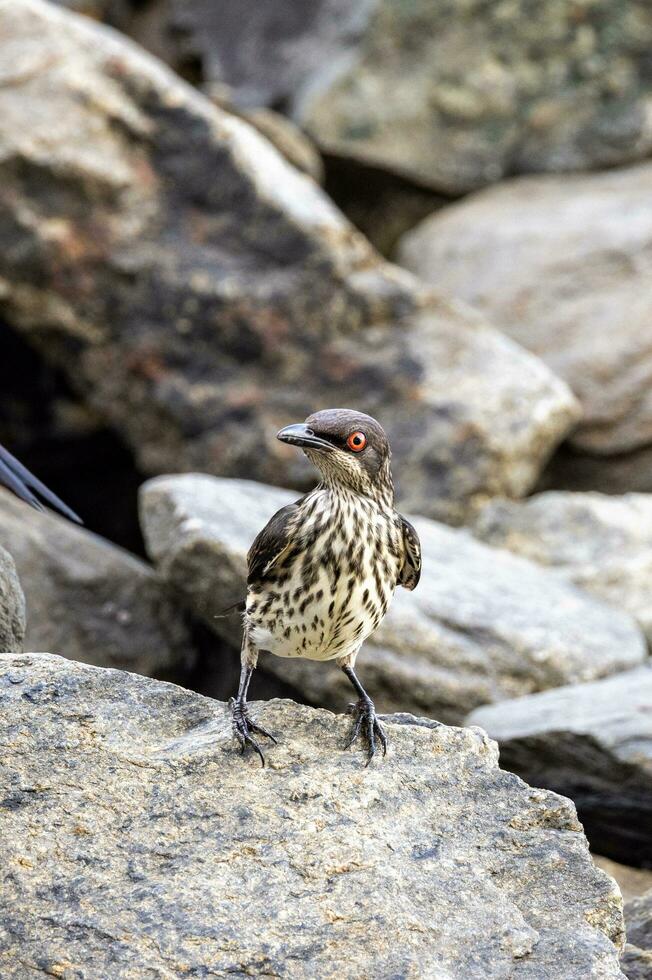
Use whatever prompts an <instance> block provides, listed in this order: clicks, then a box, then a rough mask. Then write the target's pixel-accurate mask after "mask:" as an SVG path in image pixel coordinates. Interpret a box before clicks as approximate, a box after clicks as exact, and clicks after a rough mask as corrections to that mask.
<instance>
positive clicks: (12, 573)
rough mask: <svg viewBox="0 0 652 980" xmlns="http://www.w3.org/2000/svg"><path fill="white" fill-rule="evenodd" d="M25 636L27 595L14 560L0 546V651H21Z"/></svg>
mask: <svg viewBox="0 0 652 980" xmlns="http://www.w3.org/2000/svg"><path fill="white" fill-rule="evenodd" d="M24 638H25V597H24V595H23V590H22V588H21V586H20V582H19V581H18V576H17V574H16V566H15V564H14V560H13V558H12V557H11V555H10V554H8V552H6V551H5V550H4V548H0V652H2V653H4V652H7V653H20V651H21V650H22V649H23V640H24Z"/></svg>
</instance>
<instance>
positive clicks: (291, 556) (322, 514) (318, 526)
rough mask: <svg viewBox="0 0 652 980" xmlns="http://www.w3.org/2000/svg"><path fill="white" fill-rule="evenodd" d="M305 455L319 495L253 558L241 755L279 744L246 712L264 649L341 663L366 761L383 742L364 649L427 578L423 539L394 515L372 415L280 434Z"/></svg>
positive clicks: (288, 510)
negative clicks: (263, 744) (360, 673)
mask: <svg viewBox="0 0 652 980" xmlns="http://www.w3.org/2000/svg"><path fill="white" fill-rule="evenodd" d="M277 438H278V439H280V440H281V442H287V443H290V445H293V446H299V447H300V448H301V449H303V451H304V453H305V454H306V456H307V457H308V459H309V460H310V461H311V462H312V463H314V465H315V466H316V467H317V469H318V470H319V472H320V474H321V482H320V483H319V484H318V486H316V487H315V489H314V490H311V491H310V493H307V494H306V495H305V497H301V499H300V500H297V501H296V502H295V503H293V504H289V505H288V506H287V507H283V508H282V509H281V510H279V511H278V513H276V514H274V516H273V517H272V519H271V520H270V522H269V523H268V524H267V526H266V527H264V528H263V530H262V531H261V532H260V534H259V535H258V537H257V538H256V540H255V541H254V543H253V544H252V546H251V548H250V550H249V554H248V555H247V564H248V577H247V598H246V603H245V612H244V635H243V641H242V655H241V662H242V670H241V673H240V686H239V688H238V695H237V697H236V698H233V699H232V701H231V710H232V712H233V727H234V732H235V735H236V737H237V739H238V740H239V742H240V745H241V748H242V751H243V752H244V751H245V750H246V748H247V746H248V745H249V746H251V747H252V748H253V749H254V750H255V751H256V752H257V753H258V755H259V756H260V759H261V762H262V764H263V765H264V764H265V758H264V756H263V753H262V750H261V748H260V746H259V745H258V743H257V742H256V740H255V739H254V737H253V736H254V735H256V734H258V735H263V736H266V737H267V738H270V739H271V740H272V741H273V742H276V739H275V738H274V736H273V735H271V734H270V733H269V732H268V731H266V730H265V729H264V728H262V727H261V726H260V725H257V724H256V723H255V722H254V721H252V719H251V718H250V717H249V715H248V712H247V689H248V687H249V681H250V680H251V675H252V674H253V671H254V669H255V667H256V663H257V661H258V653H259V652H260V651H266V652H269V653H273V654H275V655H276V656H277V657H305V658H307V659H309V660H336V661H337V664H338V666H339V667H341V668H342V670H343V671H344V673H345V674H346V676H347V677H348V678H349V680H350V681H351V683H352V685H353V687H354V688H355V690H356V693H357V695H358V701H357V702H356V703H355V704H353V705H351V706H350V708H351V710H352V713H353V715H354V722H353V727H352V730H351V736H350V738H349V740H348V742H347V745H346V747H347V748H348V747H349V746H350V745H352V744H353V742H354V741H355V740H356V738H357V737H358V735H360V734H362V735H363V737H364V738H365V739H366V741H367V745H368V761H367V764H369V762H370V761H371V759H372V758H373V756H374V753H375V751H376V746H377V742H380V745H381V746H382V750H383V755H384V754H386V752H387V738H386V736H385V732H384V730H383V727H382V725H381V724H380V722H379V720H378V718H377V717H376V710H375V708H374V704H373V701H372V700H371V698H370V697H369V695H368V694H367V693H366V691H365V690H364V688H363V686H362V684H361V683H360V681H359V680H358V678H357V677H356V675H355V672H354V666H355V660H356V657H357V655H358V651H359V650H360V647H361V646H362V644H363V642H364V641H365V640H366V638H367V637H368V636H369V635H370V634H371V633H373V631H374V630H375V629H376V628H377V626H378V625H379V623H380V622H381V620H382V619H383V617H384V615H385V613H386V612H387V607H388V605H389V602H390V600H391V598H392V596H393V595H394V590H395V589H396V586H397V585H402V586H403V587H404V588H406V589H410V590H412V589H414V588H416V586H417V583H418V581H419V576H420V574H421V546H420V544H419V538H418V535H417V533H416V531H415V530H414V528H413V527H412V525H411V524H410V523H409V521H406V520H405V518H404V517H402V516H401V514H399V513H397V511H395V510H394V484H393V482H392V474H391V471H390V448H389V442H388V441H387V436H386V435H385V433H384V431H383V429H382V428H381V426H380V425H379V424H378V422H376V421H375V419H372V418H371V417H370V416H369V415H363V414H362V413H361V412H353V411H350V410H349V409H340V408H338V409H329V410H327V411H323V412H316V413H315V414H314V415H311V416H309V417H308V418H307V419H306V421H305V422H303V423H300V424H297V425H288V426H287V427H286V428H285V429H281V431H280V432H279V433H278V437H277Z"/></svg>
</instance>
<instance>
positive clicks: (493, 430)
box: [0, 0, 577, 521]
mask: <svg viewBox="0 0 652 980" xmlns="http://www.w3.org/2000/svg"><path fill="white" fill-rule="evenodd" d="M0 33H1V34H2V36H3V44H2V46H1V47H0V77H1V78H2V85H1V86H0V209H1V213H2V220H1V221H0V299H1V300H2V308H3V313H4V314H5V316H6V317H7V319H8V321H9V322H10V323H11V324H12V326H14V327H15V328H17V329H20V330H22V331H23V332H24V333H25V335H26V336H27V337H28V338H29V340H30V342H31V343H33V344H34V345H37V346H39V348H40V349H41V350H43V351H44V352H45V353H46V355H47V356H48V357H49V358H50V359H51V360H52V361H53V362H56V363H58V364H60V365H62V367H63V368H64V369H65V370H66V372H67V375H68V376H69V378H70V380H71V382H72V383H73V384H74V385H75V386H76V388H77V389H78V390H79V391H80V392H81V393H82V395H83V397H85V398H86V399H87V400H88V401H89V402H90V403H91V404H92V405H93V406H94V407H95V408H96V409H97V410H98V411H99V412H100V413H101V414H102V415H103V416H104V417H105V418H106V419H108V420H110V421H111V423H112V424H113V425H114V426H115V427H116V428H118V429H119V430H120V431H121V432H122V433H123V434H124V436H125V437H126V439H127V440H128V441H129V443H130V444H131V445H132V446H133V447H134V449H135V451H136V453H137V456H138V460H139V462H140V464H141V465H142V466H143V468H144V469H145V470H146V471H147V472H160V471H161V470H166V469H167V470H179V469H204V470H208V471H213V472H219V473H220V474H222V475H226V476H234V475H236V476H237V475H246V476H249V477H255V478H257V479H262V480H265V481H267V482H272V483H279V484H281V483H285V484H292V485H299V486H300V485H302V483H303V482H305V480H306V478H307V468H306V466H304V465H303V464H302V462H301V457H300V456H299V454H297V453H296V452H295V451H293V450H291V449H290V448H289V447H287V446H283V445H282V444H281V443H279V442H277V441H276V439H275V433H276V431H277V430H278V429H279V428H280V427H281V425H284V424H287V423H288V422H291V421H296V420H300V419H303V418H305V416H306V415H307V414H308V413H309V412H310V411H313V410H314V409H316V408H319V407H332V406H337V405H342V404H344V405H346V404H349V405H354V406H356V407H357V408H359V409H363V410H365V411H369V412H370V413H371V414H373V415H378V416H379V417H380V418H381V420H382V421H384V422H385V423H386V425H387V428H388V430H389V434H390V436H391V438H392V440H393V446H394V452H395V458H396V461H397V471H398V472H399V474H400V476H401V480H402V487H403V495H404V499H405V500H406V502H407V504H408V505H409V507H411V508H412V509H413V510H424V511H428V512H429V513H431V514H436V515H438V516H440V517H444V518H446V519H447V520H452V521H461V520H463V519H464V518H465V517H466V516H467V513H468V512H469V509H471V508H472V506H474V505H475V504H476V503H478V502H481V501H482V500H484V499H486V497H487V496H490V495H493V494H496V493H502V494H505V495H507V496H518V495H522V494H524V493H526V492H528V490H529V489H530V488H531V486H532V484H533V482H534V481H535V480H536V478H537V475H538V473H539V471H540V469H541V467H542V465H543V463H544V462H545V460H546V459H547V457H548V456H549V454H550V452H551V451H552V449H553V447H554V446H555V444H556V443H557V442H558V441H559V440H560V439H561V438H562V437H563V435H564V433H565V432H566V431H567V429H568V427H569V425H570V424H571V423H572V421H573V420H574V418H575V417H576V412H577V405H576V403H575V401H574V399H573V398H572V396H571V395H570V393H569V391H568V388H567V387H566V385H565V384H564V383H563V382H561V381H559V380H558V379H556V378H555V377H554V376H553V375H551V373H550V372H549V371H548V370H547V369H546V368H545V366H544V365H543V364H542V363H541V362H540V361H538V360H537V359H535V358H532V357H531V356H530V355H529V354H527V353H526V352H524V351H523V350H522V349H521V348H519V347H517V346H516V345H514V344H513V343H512V342H511V341H510V340H509V339H507V338H504V337H502V336H501V335H500V334H498V333H497V332H496V331H494V330H493V329H491V328H489V327H488V326H486V325H485V323H484V321H482V320H481V319H480V318H478V319H476V318H475V317H476V315H475V314H474V313H471V312H467V311H466V310H465V309H463V308H462V307H460V306H457V305H455V304H453V303H450V302H449V301H447V300H445V299H443V298H441V297H438V296H437V295H436V294H433V293H430V292H429V291H426V290H425V287H423V286H422V285H421V284H419V283H418V282H417V280H415V279H413V277H412V276H410V275H409V274H408V273H407V272H405V271H404V270H399V269H397V268H395V267H393V266H390V265H388V264H387V263H385V262H384V261H383V260H381V259H380V257H379V256H378V255H377V253H376V252H374V251H373V250H372V249H371V247H370V246H369V244H368V243H367V242H366V240H365V239H363V238H362V236H360V235H359V234H358V233H356V232H355V231H354V230H353V228H352V227H351V226H350V225H349V224H348V223H347V222H346V221H345V220H344V219H343V218H342V216H341V215H340V213H339V212H338V211H337V210H336V209H335V208H334V206H333V205H332V204H331V203H330V201H329V200H328V199H327V198H326V197H325V195H324V194H323V193H322V192H321V191H320V190H319V188H318V187H317V186H316V185H315V184H314V182H313V181H311V180H310V179H309V178H307V177H305V176H304V175H301V174H299V173H298V171H296V170H295V169H294V168H292V167H290V166H289V165H288V164H286V163H285V161H283V159H282V158H281V157H280V156H279V155H278V153H277V152H276V151H275V150H274V149H273V148H272V147H271V145H270V144H268V143H267V142H265V140H264V139H263V138H262V137H260V136H259V135H258V134H257V133H256V132H255V131H254V130H253V129H252V128H251V127H250V126H248V125H247V124H246V123H244V122H243V121H242V120H240V119H238V118H236V117H234V116H232V115H229V114H228V113H225V112H223V111H220V110H219V109H218V108H217V107H216V106H214V105H212V104H211V103H210V102H209V101H208V100H207V99H205V98H204V97H202V96H201V95H200V94H198V93H197V92H195V91H194V90H192V89H191V88H190V87H189V86H187V85H186V84H184V83H183V82H181V81H180V80H179V79H177V78H175V77H174V76H173V75H172V74H171V73H170V72H168V70H167V69H165V68H164V67H163V66H162V65H160V64H159V63H157V62H156V61H154V60H153V59H152V58H150V57H149V56H147V55H145V54H144V53H141V52H140V51H139V50H138V49H137V48H135V47H134V46H133V45H131V44H129V43H128V42H127V41H125V40H123V39H120V38H119V37H118V36H117V35H115V34H113V33H111V32H110V31H108V30H107V29H106V28H102V27H100V26H98V25H95V24H93V23H92V22H91V21H89V20H87V19H85V18H81V17H79V16H75V15H73V14H71V13H68V12H67V11H63V10H60V9H58V8H56V7H53V6H50V5H49V4H45V3H43V2H41V0H16V2H14V3H11V4H7V3H0ZM53 118H56V119H57V120H58V125H57V126H56V127H53V126H52V119H53Z"/></svg>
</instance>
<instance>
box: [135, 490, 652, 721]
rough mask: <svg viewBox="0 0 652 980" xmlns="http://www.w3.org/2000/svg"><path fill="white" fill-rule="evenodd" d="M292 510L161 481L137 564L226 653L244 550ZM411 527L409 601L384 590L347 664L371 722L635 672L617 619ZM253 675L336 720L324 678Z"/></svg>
mask: <svg viewBox="0 0 652 980" xmlns="http://www.w3.org/2000/svg"><path fill="white" fill-rule="evenodd" d="M295 496H296V495H295V494H292V493H290V492H289V491H287V490H280V489H277V488H274V487H265V486H263V485H261V484H257V483H250V482H247V481H242V480H219V479H216V478H214V477H208V476H199V475H194V474H185V475H182V476H176V477H174V476H173V477H160V478H158V479H155V480H152V481H150V482H148V483H147V484H145V486H144V488H143V490H142V493H141V520H142V526H143V531H144V535H145V540H146V544H147V548H148V552H149V554H150V557H151V558H152V560H153V561H154V563H155V565H156V566H157V567H158V568H159V570H160V572H161V574H162V575H163V577H164V578H165V579H166V580H167V581H169V582H170V583H171V584H172V585H174V586H175V587H176V588H177V589H178V590H179V591H180V594H181V596H182V597H183V598H184V599H185V601H186V602H187V603H188V604H189V606H190V608H192V609H193V610H194V611H195V612H196V613H197V614H198V615H199V616H200V617H201V618H202V619H204V620H205V622H206V623H207V625H208V626H210V627H211V628H212V629H213V630H215V632H217V633H219V634H220V635H221V636H222V637H223V638H225V639H228V640H230V641H231V642H232V643H233V644H234V645H235V644H237V646H238V648H239V646H240V638H241V624H240V617H239V615H238V614H237V613H235V614H232V615H227V616H221V614H222V613H223V611H224V610H225V609H226V608H227V607H228V606H230V605H231V604H232V603H234V602H235V601H237V600H241V599H242V598H243V597H244V593H245V576H246V571H245V570H246V553H247V550H248V548H249V546H250V544H251V542H252V541H253V539H254V537H255V536H256V534H257V533H258V531H259V530H260V529H261V528H262V527H263V526H264V524H265V523H266V522H267V521H268V520H269V518H270V517H271V516H272V514H273V513H274V512H275V511H276V510H277V509H278V508H280V507H282V506H284V505H285V504H287V503H288V502H289V501H291V500H292V499H294V497H295ZM411 519H412V520H414V523H415V525H416V527H417V530H418V532H419V535H420V536H421V543H422V547H423V555H424V562H423V574H422V578H421V583H420V585H419V588H418V589H417V590H416V591H415V592H411V593H410V592H406V591H405V590H404V589H398V590H397V592H396V595H395V597H394V600H393V603H392V605H391V608H390V612H389V614H388V615H387V617H386V618H385V620H384V622H383V624H382V625H381V627H380V628H379V629H378V630H377V632H376V633H375V634H374V636H373V638H372V640H371V641H368V642H367V643H366V644H365V645H364V646H363V649H362V653H361V655H360V657H359V659H358V665H359V667H360V672H361V675H362V677H363V678H364V681H365V684H366V685H367V686H368V688H369V690H370V693H371V694H372V695H374V696H375V697H376V698H377V701H378V704H379V706H380V707H381V708H382V710H388V711H396V710H410V711H415V712H421V713H426V714H430V715H434V716H435V717H438V718H441V719H443V720H445V721H456V720H459V719H461V718H462V717H463V716H464V713H465V711H468V710H470V708H471V706H475V705H478V704H483V703H485V702H489V701H500V700H502V699H504V698H509V697H515V696H517V695H518V694H525V693H529V692H531V691H535V690H541V689H545V688H548V687H557V686H559V685H562V684H568V683H572V682H574V681H581V680H592V679H594V678H596V677H601V676H604V675H606V674H610V673H612V672H613V671H617V670H623V669H625V668H627V667H628V666H633V665H635V664H638V663H640V662H641V661H642V660H643V659H644V658H645V656H646V650H645V644H644V642H643V638H642V636H641V634H640V632H639V631H638V629H637V628H635V626H634V623H633V621H632V620H631V619H630V617H629V616H627V615H626V614H624V613H622V612H619V611H617V610H614V609H611V608H610V607H607V606H606V605H604V604H602V603H600V602H597V601H596V600H594V599H592V598H591V597H590V596H588V595H587V594H585V593H583V592H580V591H579V590H577V589H576V588H575V587H574V586H572V585H569V584H567V583H564V582H560V581H559V579H558V578H557V577H556V576H555V575H552V574H550V573H549V572H547V571H546V570H545V569H541V568H539V567H537V566H536V565H534V564H532V563H531V562H528V561H526V560H524V559H522V558H517V557H516V556H513V555H510V554H508V553H507V552H505V551H500V550H498V549H494V548H489V547H487V546H486V545H483V544H481V543H479V542H478V541H475V540H474V539H473V538H472V537H471V535H470V534H468V533H467V532H465V531H460V530H454V529H452V528H448V527H445V526H443V525H440V524H436V523H435V522H434V521H428V520H424V519H419V518H416V519H415V518H411ZM216 617H218V618H216ZM261 666H263V667H264V669H265V670H267V671H271V672H273V673H274V674H275V675H276V676H278V677H280V678H282V679H284V680H286V681H288V682H289V683H291V684H292V685H294V686H295V688H296V689H297V690H300V691H302V693H303V694H304V696H305V697H307V698H308V699H309V700H310V701H313V702H314V703H317V704H326V705H328V706H333V707H339V708H340V709H341V708H342V706H343V705H345V704H346V703H347V702H348V701H350V699H351V688H350V685H349V683H348V681H347V680H346V678H345V677H344V675H343V674H342V673H341V671H340V670H339V669H338V668H337V666H335V665H334V664H315V663H312V662H310V661H302V660H286V659H280V658H277V657H273V656H269V655H267V656H264V657H262V658H261Z"/></svg>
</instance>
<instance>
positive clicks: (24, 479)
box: [0, 445, 83, 524]
mask: <svg viewBox="0 0 652 980" xmlns="http://www.w3.org/2000/svg"><path fill="white" fill-rule="evenodd" d="M0 485H1V486H4V487H7V489H8V490H11V491H12V493H14V494H15V495H16V496H17V497H19V498H20V499H21V500H24V501H25V503H27V504H29V505H30V507H34V508H35V509H36V510H41V511H43V510H45V507H44V506H43V504H42V503H41V501H40V500H39V497H41V498H42V499H43V500H44V501H45V502H46V503H47V504H48V505H49V506H50V507H52V508H53V510H56V511H58V512H59V513H60V514H62V515H63V516H64V517H67V518H68V520H70V521H74V522H75V524H83V521H82V519H81V517H79V516H78V515H77V514H75V512H74V510H71V508H70V507H68V506H67V504H64V502H63V500H60V499H59V497H57V495H56V494H55V493H52V491H51V490H48V488H47V487H46V486H45V484H44V483H41V481H40V480H39V479H37V477H35V476H34V474H33V473H30V471H29V470H28V469H27V467H26V466H23V464H22V463H21V462H19V461H18V460H17V459H16V457H15V456H12V455H11V453H10V452H9V451H8V450H7V449H5V448H4V446H2V445H0ZM37 494H38V496H37Z"/></svg>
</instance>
